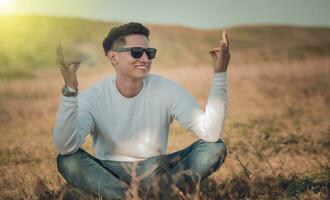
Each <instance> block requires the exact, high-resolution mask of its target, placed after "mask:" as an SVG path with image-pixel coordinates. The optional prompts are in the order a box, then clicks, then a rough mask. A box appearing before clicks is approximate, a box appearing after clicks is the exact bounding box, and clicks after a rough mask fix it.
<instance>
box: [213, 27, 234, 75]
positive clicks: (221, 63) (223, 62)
mask: <svg viewBox="0 0 330 200" xmlns="http://www.w3.org/2000/svg"><path fill="white" fill-rule="evenodd" d="M209 53H210V55H211V58H212V60H213V67H214V73H217V72H225V71H227V67H228V64H229V60H230V52H229V41H228V37H227V33H226V31H222V39H221V40H220V46H218V47H215V48H214V49H212V50H210V51H209Z"/></svg>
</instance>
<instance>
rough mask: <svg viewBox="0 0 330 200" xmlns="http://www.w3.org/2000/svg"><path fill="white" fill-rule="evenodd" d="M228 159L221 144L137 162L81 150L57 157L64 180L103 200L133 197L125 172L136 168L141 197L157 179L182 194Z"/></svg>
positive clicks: (194, 146) (206, 144)
mask: <svg viewBox="0 0 330 200" xmlns="http://www.w3.org/2000/svg"><path fill="white" fill-rule="evenodd" d="M226 155H227V151H226V146H225V145H224V143H223V142H222V141H221V140H218V141H217V142H205V141H202V140H198V141H196V142H194V143H193V144H192V145H190V146H188V147H187V148H185V149H183V150H181V151H177V152H174V153H171V154H166V155H160V156H154V157H151V158H148V159H146V160H143V161H139V162H120V161H104V160H98V159H97V158H95V157H93V156H92V155H90V154H88V153H87V152H85V151H84V150H82V149H79V150H78V151H77V152H76V153H73V154H70V155H65V156H63V155H58V157H57V165H58V170H59V172H60V173H61V174H62V176H63V177H64V178H65V180H66V181H67V182H68V183H69V184H71V185H73V186H76V187H78V188H80V189H83V190H85V191H87V192H89V193H92V194H95V195H100V196H102V197H103V198H105V199H122V198H125V197H130V196H132V191H131V188H130V183H131V180H132V177H131V175H130V173H129V172H128V171H127V168H131V167H132V165H135V164H136V165H135V166H137V168H136V175H137V177H141V176H143V178H142V179H141V180H140V181H139V188H138V190H139V194H140V195H141V196H142V197H144V196H145V195H146V193H147V191H148V190H149V189H150V188H151V187H152V186H153V185H154V183H155V181H156V180H159V178H160V177H166V179H167V180H170V181H171V182H172V183H174V184H175V185H176V186H177V187H178V188H180V189H181V190H183V191H187V189H190V188H193V186H194V185H195V184H196V183H197V182H199V181H202V180H204V179H205V178H207V177H208V176H209V175H210V174H212V173H213V172H214V171H216V170H217V169H219V167H220V166H221V165H222V163H223V162H224V160H225V157H226Z"/></svg>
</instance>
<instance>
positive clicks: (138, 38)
mask: <svg viewBox="0 0 330 200" xmlns="http://www.w3.org/2000/svg"><path fill="white" fill-rule="evenodd" d="M125 41H126V45H125V46H126V47H149V41H148V39H147V37H146V36H144V35H137V34H135V35H128V36H126V37H125Z"/></svg>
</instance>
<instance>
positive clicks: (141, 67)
mask: <svg viewBox="0 0 330 200" xmlns="http://www.w3.org/2000/svg"><path fill="white" fill-rule="evenodd" d="M136 68H140V69H147V67H146V66H137V67H136Z"/></svg>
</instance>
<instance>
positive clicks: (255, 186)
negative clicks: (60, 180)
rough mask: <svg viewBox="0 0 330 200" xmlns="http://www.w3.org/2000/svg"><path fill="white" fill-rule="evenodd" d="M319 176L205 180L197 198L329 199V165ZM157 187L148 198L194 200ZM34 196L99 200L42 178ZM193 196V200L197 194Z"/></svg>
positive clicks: (66, 185)
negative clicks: (50, 184)
mask: <svg viewBox="0 0 330 200" xmlns="http://www.w3.org/2000/svg"><path fill="white" fill-rule="evenodd" d="M318 176H319V177H317V176H315V177H304V178H301V177H297V176H289V177H284V176H281V175H279V176H262V175H260V176H249V177H247V176H245V175H241V176H239V175H237V176H234V177H233V178H232V179H228V180H223V181H220V182H217V181H215V180H214V179H212V178H208V179H206V180H205V181H203V182H202V183H201V185H200V192H199V193H200V195H199V197H198V198H197V199H279V198H280V199H292V198H297V197H298V199H299V197H300V196H301V195H305V194H306V195H309V196H310V195H311V194H319V196H320V199H321V198H323V197H324V198H326V197H327V196H329V191H330V168H329V166H328V167H327V169H326V170H325V171H323V172H322V173H321V174H319V175H318ZM320 177H321V178H320ZM160 188H161V189H159V190H158V191H159V194H153V195H151V196H150V197H148V198H147V199H193V198H189V197H187V196H179V195H175V192H173V191H172V190H171V189H170V188H171V187H169V186H165V185H162V184H160ZM195 191H196V190H195ZM35 195H36V197H37V199H40V200H41V199H63V200H78V199H82V200H87V199H91V200H96V199H101V198H100V197H97V196H94V195H90V194H88V193H86V192H84V191H82V190H80V189H77V188H74V187H71V186H69V185H68V184H64V185H63V186H62V187H61V189H60V190H59V191H52V190H50V189H49V188H48V187H47V186H46V184H45V183H44V181H43V180H41V179H39V180H38V181H37V183H36V186H35ZM148 196H149V195H148ZM192 196H194V199H196V195H192ZM197 196H198V195H197Z"/></svg>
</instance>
